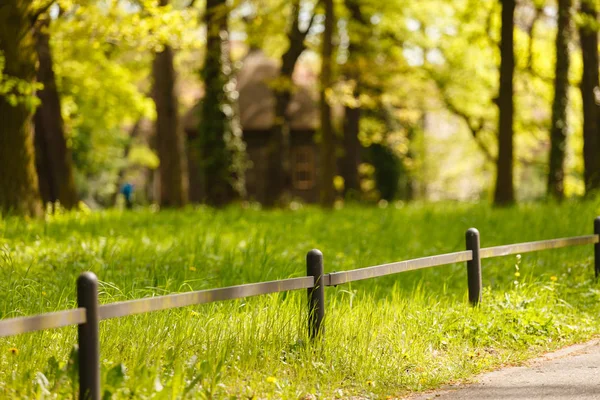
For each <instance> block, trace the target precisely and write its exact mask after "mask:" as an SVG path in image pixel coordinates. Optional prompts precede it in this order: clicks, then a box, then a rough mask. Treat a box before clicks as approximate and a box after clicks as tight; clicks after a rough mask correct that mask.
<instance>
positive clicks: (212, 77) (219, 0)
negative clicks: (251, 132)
mask: <svg viewBox="0 0 600 400" xmlns="http://www.w3.org/2000/svg"><path fill="white" fill-rule="evenodd" d="M228 14H229V10H228V8H227V2H226V0H208V1H207V2H206V13H205V14H204V22H205V24H206V54H205V58H204V67H203V69H202V80H203V81H204V92H205V95H204V99H203V101H202V107H201V118H200V127H199V137H198V141H199V150H200V151H199V152H200V160H201V161H200V162H201V175H202V182H203V185H204V188H203V191H202V192H203V193H204V196H205V200H206V202H207V203H208V204H212V205H215V206H221V205H224V204H226V203H227V202H229V201H231V200H232V199H233V197H234V196H235V195H236V192H237V193H241V192H242V193H243V191H244V187H243V167H242V166H240V161H239V159H238V158H237V157H238V155H239V154H240V153H241V152H242V151H243V148H240V146H243V142H242V141H241V129H240V127H239V122H238V121H237V115H236V112H235V107H234V104H233V102H232V101H231V98H230V94H231V91H232V90H233V87H235V83H234V82H232V81H231V80H230V74H231V62H230V59H229V46H228V42H229V29H228V21H227V18H228ZM236 182H237V183H236Z"/></svg>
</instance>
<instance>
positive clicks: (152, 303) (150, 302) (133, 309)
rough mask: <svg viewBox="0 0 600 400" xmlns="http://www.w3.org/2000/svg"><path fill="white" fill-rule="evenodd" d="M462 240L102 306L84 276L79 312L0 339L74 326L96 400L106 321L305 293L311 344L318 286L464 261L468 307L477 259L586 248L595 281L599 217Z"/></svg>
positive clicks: (320, 306)
mask: <svg viewBox="0 0 600 400" xmlns="http://www.w3.org/2000/svg"><path fill="white" fill-rule="evenodd" d="M465 239H466V250H465V251H459V252H455V253H449V254H442V255H435V256H431V257H422V258H417V259H414V260H406V261H399V262H393V263H389V264H382V265H375V266H371V267H366V268H359V269H354V270H349V271H341V272H332V273H329V274H325V273H324V268H323V254H322V253H321V252H320V251H319V250H316V249H315V250H311V251H310V252H309V253H308V254H307V257H306V267H307V274H306V275H307V276H305V277H300V278H290V279H283V280H277V281H270V282H261V283H251V284H245V285H238V286H230V287H224V288H217V289H208V290H200V291H195V292H188V293H177V294H171V295H166V296H157V297H149V298H144V299H137V300H129V301H123V302H117V303H111V304H105V305H99V304H98V281H97V278H96V276H95V275H94V274H93V273H90V272H84V273H82V274H81V275H80V276H79V278H78V279H77V302H78V306H79V308H76V309H74V310H66V311H57V312H53V313H47V314H42V315H36V316H28V317H18V318H11V319H5V320H0V337H7V336H13V335H18V334H21V333H27V332H35V331H40V330H46V329H53V328H60V327H64V326H69V325H78V344H79V393H80V398H82V399H83V398H85V399H91V400H99V399H100V393H101V390H100V361H99V355H100V351H99V347H100V343H99V329H98V322H99V321H101V320H105V319H109V318H117V317H125V316H129V315H135V314H141V313H146V312H151V311H159V310H168V309H171V308H179V307H185V306H190V305H196V304H205V303H211V302H215V301H224V300H235V299H240V298H245V297H250V296H258V295H264V294H270V293H278V292H283V291H290V290H299V289H307V291H308V333H309V336H310V338H311V339H317V338H319V337H321V338H322V337H323V335H324V328H323V326H322V322H323V320H324V317H325V292H324V286H337V285H341V284H344V283H348V282H353V281H360V280H364V279H370V278H377V277H381V276H385V275H392V274H398V273H401V272H406V271H412V270H417V269H422V268H430V267H436V266H441V265H448V264H455V263H459V262H466V266H467V278H468V291H469V301H470V302H471V304H473V305H477V304H479V302H480V301H481V293H482V275H481V260H482V259H485V258H492V257H501V256H507V255H511V254H519V253H527V252H532V251H539V250H549V249H558V248H562V247H568V246H578V245H589V244H593V245H594V271H595V276H596V278H598V277H600V217H597V218H596V219H595V220H594V235H588V236H578V237H570V238H563V239H551V240H541V241H536V242H528V243H516V244H510V245H504V246H496V247H487V248H480V237H479V231H478V230H477V229H475V228H471V229H469V230H468V231H467V232H466V235H465Z"/></svg>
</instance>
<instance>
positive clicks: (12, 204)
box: [0, 0, 42, 216]
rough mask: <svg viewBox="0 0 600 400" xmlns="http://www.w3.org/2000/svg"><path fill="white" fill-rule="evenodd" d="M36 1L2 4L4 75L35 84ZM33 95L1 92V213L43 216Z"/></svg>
mask: <svg viewBox="0 0 600 400" xmlns="http://www.w3.org/2000/svg"><path fill="white" fill-rule="evenodd" d="M31 4H32V1H24V0H8V1H3V2H2V3H0V52H2V53H3V54H4V57H5V66H4V70H3V71H2V74H3V75H5V76H7V77H8V79H14V78H16V79H19V80H21V81H22V82H25V83H31V84H34V83H35V75H36V63H37V59H36V53H35V39H34V36H33V26H32V20H33V19H34V18H33V17H34V16H33V15H32V11H31V8H32V6H31ZM33 113H34V106H33V105H32V104H31V98H25V99H21V100H20V101H18V102H15V101H11V100H10V99H9V96H3V95H0V118H1V120H2V129H0V171H2V172H1V173H0V214H7V213H14V214H17V215H28V216H39V215H41V214H42V208H41V203H40V198H39V190H38V177H37V174H36V171H35V156H34V145H33V126H32V119H33Z"/></svg>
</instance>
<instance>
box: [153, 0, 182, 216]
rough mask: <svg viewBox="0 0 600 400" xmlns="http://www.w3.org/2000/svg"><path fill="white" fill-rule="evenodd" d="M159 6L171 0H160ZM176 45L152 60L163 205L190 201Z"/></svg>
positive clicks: (157, 54) (165, 49) (166, 47)
mask: <svg viewBox="0 0 600 400" xmlns="http://www.w3.org/2000/svg"><path fill="white" fill-rule="evenodd" d="M159 4H160V6H162V7H164V6H166V5H168V4H169V0H160V3H159ZM173 55H174V52H173V49H172V48H171V46H170V45H169V44H164V46H163V48H162V50H161V51H160V52H158V53H156V55H155V57H154V63H153V64H152V74H153V76H154V90H153V98H154V103H155V105H156V139H157V140H156V147H157V150H158V157H159V159H160V167H159V177H160V178H159V179H160V205H161V206H162V207H183V206H185V205H186V204H187V202H188V187H189V180H188V168H187V155H186V151H185V138H184V134H183V129H181V125H180V123H179V116H178V110H177V109H178V101H177V94H176V92H175V80H176V77H175V67H174V65H173Z"/></svg>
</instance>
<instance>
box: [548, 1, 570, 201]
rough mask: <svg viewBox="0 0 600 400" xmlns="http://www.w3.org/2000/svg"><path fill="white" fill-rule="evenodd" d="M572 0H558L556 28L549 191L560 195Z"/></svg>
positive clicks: (561, 194) (562, 188)
mask: <svg viewBox="0 0 600 400" xmlns="http://www.w3.org/2000/svg"><path fill="white" fill-rule="evenodd" d="M571 7H572V0H558V30H557V32H556V69H555V71H556V72H555V77H554V102H553V103H552V127H551V129H550V160H549V167H550V169H549V172H548V195H549V196H552V197H554V198H557V199H563V198H564V196H565V188H564V180H565V166H564V164H565V148H566V146H567V130H568V129H567V128H568V124H567V106H568V103H569V67H570V63H571V60H570V55H569V42H570V40H571Z"/></svg>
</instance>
